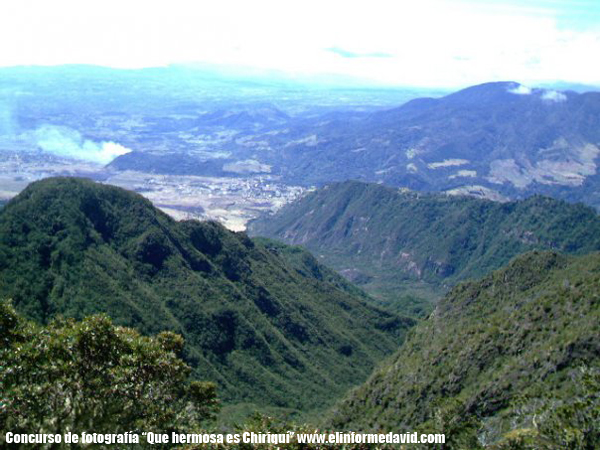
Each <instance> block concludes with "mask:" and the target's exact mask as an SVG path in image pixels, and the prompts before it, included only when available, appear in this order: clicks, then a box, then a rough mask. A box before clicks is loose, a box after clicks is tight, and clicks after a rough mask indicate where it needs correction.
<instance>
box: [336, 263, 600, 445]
mask: <svg viewBox="0 0 600 450" xmlns="http://www.w3.org/2000/svg"><path fill="white" fill-rule="evenodd" d="M598 336H600V254H598V253H593V254H591V255H587V256H579V257H568V256H562V255H559V254H557V253H552V252H532V253H528V254H526V255H523V256H521V257H518V258H517V259H515V260H514V261H512V262H511V263H510V264H509V265H508V267H506V268H504V269H502V270H498V271H496V272H494V273H492V274H490V275H488V276H487V277H485V278H483V279H482V280H480V281H470V282H465V283H462V284H460V285H458V286H457V287H455V288H454V289H453V290H452V291H451V292H450V293H449V294H448V295H447V296H446V297H445V298H444V299H443V300H442V301H441V302H440V303H439V305H438V306H437V307H436V309H435V311H434V313H433V314H432V315H431V316H430V317H429V319H428V320H426V321H424V322H422V323H421V324H419V325H417V326H416V327H415V328H413V330H412V331H411V333H410V336H409V337H408V338H407V340H406V342H405V343H404V345H403V346H402V347H401V348H400V350H399V351H398V352H397V353H396V355H394V357H393V358H391V359H390V360H389V361H388V363H387V364H386V365H384V366H382V367H381V368H380V369H378V370H376V371H375V373H374V374H373V375H372V376H371V378H370V379H369V381H368V382H367V383H366V384H364V385H363V386H361V387H360V388H359V389H357V390H355V391H353V392H352V393H351V394H350V395H349V396H348V398H347V399H346V400H345V401H343V402H342V403H341V404H340V405H339V406H338V408H337V409H336V411H335V412H334V414H333V419H332V423H333V424H334V425H335V426H336V427H342V428H348V427H350V428H352V429H363V430H364V429H367V430H368V429H375V430H402V429H417V428H422V429H425V430H436V429H437V430H444V432H445V433H447V435H448V436H449V437H450V439H451V442H450V443H449V444H450V447H449V448H461V449H462V448H471V449H472V448H478V447H479V446H480V445H483V444H485V445H487V446H496V447H498V448H536V449H537V448H549V449H550V448H551V449H554V448H573V449H591V448H598V445H600V434H599V431H598V430H600V360H599V355H600V342H599V341H598Z"/></svg>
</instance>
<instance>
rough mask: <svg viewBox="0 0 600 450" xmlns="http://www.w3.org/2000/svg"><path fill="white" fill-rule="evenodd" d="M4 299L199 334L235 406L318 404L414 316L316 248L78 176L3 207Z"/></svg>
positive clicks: (199, 367)
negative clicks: (261, 237) (342, 272)
mask: <svg viewBox="0 0 600 450" xmlns="http://www.w3.org/2000/svg"><path fill="white" fill-rule="evenodd" d="M0 297H1V298H4V299H12V301H13V303H14V305H15V308H16V309H17V310H18V311H19V312H21V313H22V314H24V315H25V316H26V317H28V318H31V319H34V320H36V321H37V322H39V323H48V321H49V320H50V319H51V318H53V317H56V316H58V315H63V316H67V317H74V318H83V317H85V316H89V315H91V314H96V313H106V314H108V315H109V316H110V317H111V318H112V319H113V320H114V322H115V323H116V324H118V325H127V326H131V327H134V328H136V329H137V330H139V331H141V332H142V333H144V334H154V333H158V332H161V331H163V330H170V331H174V332H177V333H179V334H181V335H183V337H184V338H185V341H186V346H185V348H184V352H183V355H184V358H185V360H186V361H187V362H188V363H189V364H190V365H191V366H192V368H193V376H194V378H196V379H202V380H210V381H214V382H216V383H217V384H218V389H219V396H220V398H222V399H223V400H224V402H225V403H227V404H233V403H236V404H239V403H244V402H247V403H250V404H253V405H258V406H259V407H267V406H269V407H281V408H288V409H289V410H290V411H297V410H302V411H309V410H311V409H314V408H317V407H319V408H320V407H323V406H325V405H327V404H328V403H330V402H331V401H332V400H333V399H335V398H336V397H339V396H340V395H341V394H343V393H344V392H345V390H346V389H348V388H349V387H351V386H352V385H355V384H357V383H359V382H361V381H363V380H364V379H366V377H367V376H368V374H369V373H370V371H371V370H372V368H373V367H374V366H375V364H377V363H378V362H379V361H380V360H381V358H383V357H384V356H386V355H388V354H390V353H391V352H392V351H394V350H395V349H396V348H397V347H398V345H399V344H400V343H401V341H402V337H403V335H404V332H405V330H406V329H407V328H408V327H410V326H411V325H412V324H413V323H414V322H413V321H412V320H410V319H405V318H402V317H399V316H397V315H394V314H392V313H389V312H385V311H383V310H380V309H378V308H376V307H374V306H371V305H369V304H368V303H367V301H366V296H365V294H364V293H362V292H361V291H359V290H358V289H357V288H355V287H353V286H351V285H350V284H349V283H347V282H346V281H345V280H344V279H343V278H341V277H340V276H338V275H337V274H335V273H334V272H333V271H331V270H329V269H326V268H324V267H323V266H321V265H320V264H318V263H317V262H316V261H315V260H314V258H312V257H311V256H310V255H309V254H307V253H306V252H304V251H302V250H300V249H291V248H287V247H285V246H282V245H280V244H275V243H269V242H268V241H254V240H252V239H250V238H248V237H247V236H246V235H245V234H242V233H233V232H230V231H227V230H226V229H225V228H224V227H222V226H221V225H218V224H217V223H213V222H197V221H183V222H176V221H174V220H173V219H171V218H170V217H168V216H167V215H166V214H164V213H162V212H161V211H159V210H157V209H156V208H154V207H153V206H152V205H151V203H150V202H149V201H147V200H145V199H144V198H143V197H141V196H140V195H138V194H135V193H133V192H129V191H125V190H123V189H120V188H115V187H112V186H106V185H101V184H96V183H93V182H91V181H88V180H83V179H74V178H53V179H45V180H43V181H39V182H36V183H33V184H31V185H30V186H29V187H28V188H27V189H25V190H24V191H23V192H22V193H21V194H20V195H19V196H17V197H16V198H14V199H13V200H11V201H10V202H9V203H8V204H7V205H6V206H5V207H4V208H3V209H2V210H1V212H0Z"/></svg>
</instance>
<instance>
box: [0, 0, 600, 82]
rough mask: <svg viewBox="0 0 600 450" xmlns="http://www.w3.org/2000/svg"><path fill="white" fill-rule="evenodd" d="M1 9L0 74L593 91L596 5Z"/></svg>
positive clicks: (598, 75) (176, 1)
mask: <svg viewBox="0 0 600 450" xmlns="http://www.w3.org/2000/svg"><path fill="white" fill-rule="evenodd" d="M6 3H7V5H8V6H7V5H5V4H3V5H2V7H0V39H1V40H2V42H10V43H11V45H7V46H4V48H3V51H2V53H1V54H0V65H18V64H64V63H90V64H100V65H109V66H116V67H146V66H156V65H165V64H169V63H177V62H193V61H202V62H208V63H217V64H228V65H234V66H239V67H252V68H259V69H277V70H283V71H286V72H291V73H298V74H303V75H304V74H323V73H329V74H344V75H350V76H354V77H362V78H366V79H370V80H374V81H377V82H381V83H388V84H396V85H417V86H419V85H420V86H448V87H451V86H464V85H468V84H474V83H477V82H483V81H493V80H508V79H518V80H520V81H523V82H527V83H529V84H536V83H539V82H546V81H556V80H563V81H569V82H578V83H585V84H598V85H600V59H598V58H596V57H595V55H597V54H600V3H598V2H597V0H577V1H576V2H575V1H573V2H565V1H560V0H554V1H552V2H549V1H542V0H529V1H522V2H516V1H514V0H513V1H511V0H506V1H501V0H489V1H486V2H477V1H475V0H446V1H443V0H422V1H420V2H398V1H393V0H373V1H371V2H345V1H341V0H331V1H327V2H323V1H320V0H319V1H317V0H306V1H304V2H296V3H291V2H280V1H276V0H256V1H254V2H246V1H242V0H223V1H219V2H197V1H189V0H188V1H186V0H172V1H170V2H145V1H144V2H142V1H139V0H130V1H127V2H123V1H120V0H119V1H117V0H105V1H103V2H81V1H75V0H54V1H52V2H47V1H35V0H22V1H19V2H16V1H12V2H6ZM384 55H385V57H382V56H384Z"/></svg>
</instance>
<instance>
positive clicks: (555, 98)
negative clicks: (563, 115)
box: [542, 90, 567, 103]
mask: <svg viewBox="0 0 600 450" xmlns="http://www.w3.org/2000/svg"><path fill="white" fill-rule="evenodd" d="M566 99H567V96H566V95H565V94H563V93H562V92H558V91H551V90H550V91H544V92H543V93H542V100H547V101H549V102H556V103H559V102H564V101H565V100H566Z"/></svg>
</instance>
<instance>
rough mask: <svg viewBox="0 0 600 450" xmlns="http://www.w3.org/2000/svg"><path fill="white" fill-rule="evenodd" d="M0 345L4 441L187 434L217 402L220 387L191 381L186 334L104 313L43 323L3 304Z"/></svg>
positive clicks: (0, 419) (0, 418)
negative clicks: (146, 329) (184, 354)
mask: <svg viewBox="0 0 600 450" xmlns="http://www.w3.org/2000/svg"><path fill="white" fill-rule="evenodd" d="M0 342H1V343H2V345H0V361H2V364H1V365H0V431H1V432H2V436H1V437H0V444H3V445H7V444H6V443H5V442H3V439H4V433H6V432H8V431H10V432H12V433H14V434H19V433H24V434H36V433H45V434H52V435H54V434H64V433H66V432H67V431H69V432H72V433H77V434H81V433H82V432H90V431H91V430H93V432H95V433H101V434H110V433H126V432H132V433H136V434H141V433H142V432H143V431H148V430H152V431H154V430H155V431H156V432H171V431H177V430H179V431H180V432H189V431H190V430H199V429H200V427H201V426H202V424H203V422H204V421H205V420H207V419H210V418H211V417H212V416H213V415H214V413H215V412H216V409H217V407H218V403H217V400H216V395H215V386H214V384H212V383H204V382H198V381H195V382H192V383H187V382H186V380H187V377H188V375H189V372H190V367H189V366H188V365H186V364H185V363H184V362H183V361H182V360H181V359H179V358H178V356H177V353H179V352H181V350H182V348H183V339H182V338H181V336H179V335H176V334H174V333H170V332H162V333H160V334H159V335H158V336H156V337H153V338H150V337H143V336H140V334H139V333H138V332H137V331H134V330H132V329H128V328H122V327H116V326H114V325H113V324H112V323H111V321H110V320H109V319H108V318H107V317H104V316H93V317H88V318H86V319H84V320H83V321H81V322H76V321H74V320H73V319H67V320H65V319H60V320H54V321H52V322H51V323H50V324H49V325H48V326H47V327H42V326H39V325H37V324H34V323H32V322H29V321H26V320H24V319H23V318H21V317H20V316H19V315H17V314H16V312H15V311H14V309H13V308H12V306H11V305H10V304H9V303H7V302H5V301H1V302H0ZM11 445H12V446H11V447H10V448H19V445H16V444H11ZM21 447H22V448H31V446H28V445H21ZM42 447H43V448H69V447H70V445H66V444H63V445H52V446H50V445H48V446H39V447H38V448H42Z"/></svg>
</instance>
